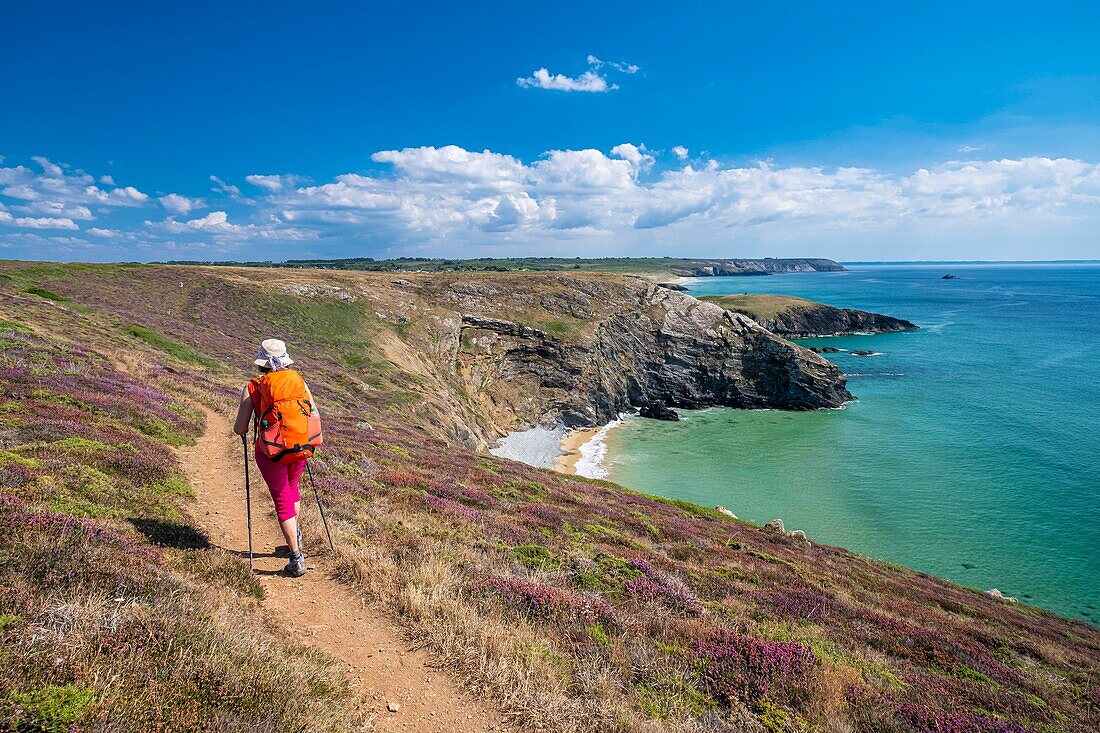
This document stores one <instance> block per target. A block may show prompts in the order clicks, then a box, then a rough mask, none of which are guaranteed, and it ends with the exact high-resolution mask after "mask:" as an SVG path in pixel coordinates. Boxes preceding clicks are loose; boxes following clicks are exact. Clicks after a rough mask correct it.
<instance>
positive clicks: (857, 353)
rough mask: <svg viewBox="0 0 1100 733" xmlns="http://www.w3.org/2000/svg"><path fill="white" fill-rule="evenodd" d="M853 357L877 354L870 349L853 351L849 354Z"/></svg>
mask: <svg viewBox="0 0 1100 733" xmlns="http://www.w3.org/2000/svg"><path fill="white" fill-rule="evenodd" d="M848 353H849V354H851V355H852V356H874V355H875V352H874V351H871V350H870V349H852V350H851V351H849V352H848Z"/></svg>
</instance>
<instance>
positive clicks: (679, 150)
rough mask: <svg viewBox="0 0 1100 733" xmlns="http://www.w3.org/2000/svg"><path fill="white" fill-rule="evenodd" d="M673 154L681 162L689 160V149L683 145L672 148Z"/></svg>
mask: <svg viewBox="0 0 1100 733" xmlns="http://www.w3.org/2000/svg"><path fill="white" fill-rule="evenodd" d="M672 154H673V155H675V156H676V157H677V158H679V159H680V160H687V157H688V149H687V148H685V147H684V146H683V145H675V146H673V148H672Z"/></svg>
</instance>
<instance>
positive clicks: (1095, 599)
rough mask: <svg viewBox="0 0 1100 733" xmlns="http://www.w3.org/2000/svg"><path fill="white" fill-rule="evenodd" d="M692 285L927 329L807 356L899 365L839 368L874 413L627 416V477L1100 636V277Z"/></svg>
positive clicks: (622, 454)
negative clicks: (1072, 621) (1084, 626)
mask: <svg viewBox="0 0 1100 733" xmlns="http://www.w3.org/2000/svg"><path fill="white" fill-rule="evenodd" d="M947 272H951V273H954V274H956V275H958V277H959V279H958V280H950V281H945V280H941V279H940V276H941V275H943V274H944V273H947ZM690 288H691V291H692V293H693V294H695V295H710V294H726V293H741V292H750V293H782V294H788V295H797V296H802V297H805V298H810V299H813V300H817V301H821V302H825V303H830V304H832V305H838V306H848V307H853V308H861V309H865V310H872V311H878V312H882V313H887V314H890V315H894V316H899V317H902V318H907V319H909V320H911V321H913V322H915V323H917V324H919V325H920V326H922V329H921V330H920V331H916V332H910V333H898V334H881V335H868V336H848V337H838V338H829V339H815V340H804V341H802V342H801V343H804V344H806V345H819V346H822V345H829V346H839V347H842V348H848V349H852V348H858V349H872V350H874V351H878V352H882V355H881V356H872V357H856V356H850V355H848V354H846V353H841V354H829V355H827V357H828V358H830V359H831V360H832V361H833V362H835V363H836V364H837V365H839V366H840V367H841V369H842V370H843V371H844V372H845V373H846V374H847V375H848V377H849V382H848V387H849V389H850V390H851V391H852V393H853V394H854V395H856V397H857V398H858V401H857V402H854V403H852V404H851V405H849V406H848V407H847V408H846V409H843V410H828V411H822V412H812V413H787V412H776V411H746V410H724V409H714V410H703V411H692V412H687V411H685V412H682V413H681V415H682V416H683V418H684V419H683V421H682V422H679V423H662V422H656V421H653V420H642V419H631V420H628V421H627V422H626V423H625V424H624V425H623V426H622V427H620V428H618V429H617V430H614V431H612V432H611V433H610V435H609V436H608V437H607V446H608V454H607V458H606V461H605V467H606V469H607V470H608V472H609V474H610V478H611V479H613V480H615V481H617V482H619V483H622V484H624V485H626V486H629V487H631V488H635V489H639V490H644V491H650V492H653V493H658V494H663V495H667V496H672V497H677V498H684V499H689V500H692V501H696V502H699V503H702V504H706V505H711V506H713V505H715V504H722V505H724V506H726V507H728V508H729V509H731V510H732V511H734V512H735V513H737V514H738V515H739V516H741V517H742V518H744V519H750V520H753V521H756V522H765V521H768V520H770V519H773V518H775V517H781V518H782V519H783V520H784V522H785V523H786V525H787V528H788V529H803V530H805V531H806V532H807V534H808V535H809V537H810V539H812V540H816V541H818V542H822V543H826V544H833V545H840V546H843V547H847V548H848V549H850V550H853V551H855V552H859V553H861V554H865V555H869V556H872V557H876V558H880V559H884V560H889V561H893V562H898V563H903V564H905V565H909V566H910V567H913V568H916V569H919V570H923V571H926V572H929V573H932V574H935V575H938V576H941V577H945V578H949V579H951V580H954V581H956V582H958V583H962V584H964V585H968V586H972V587H975V588H979V589H982V590H987V589H989V588H999V589H1000V590H1001V591H1002V592H1004V593H1005V594H1006V595H1012V596H1018V597H1019V598H1020V599H1021V600H1024V601H1026V602H1028V603H1033V604H1035V605H1039V606H1044V607H1046V608H1050V609H1053V610H1056V611H1059V612H1061V613H1064V614H1067V615H1069V616H1074V617H1080V618H1088V619H1091V620H1092V621H1093V622H1094V623H1096V622H1100V610H1097V607H1098V606H1100V469H1098V467H1097V463H1098V461H1100V439H1098V436H1100V431H1098V430H1097V418H1098V412H1100V388H1098V375H1097V363H1098V361H1100V266H1097V265H1055V264H1051V265H1018V266H1004V265H1001V266H995V265H971V266H960V265H935V266H924V265H922V266H863V267H858V268H857V267H852V268H851V271H849V272H841V273H813V274H797V275H778V276H773V277H749V278H745V277H742V278H709V279H700V280H697V281H694V283H693V284H692V285H691V286H690ZM685 477H690V478H687V479H685Z"/></svg>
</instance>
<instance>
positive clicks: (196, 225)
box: [146, 211, 242, 234]
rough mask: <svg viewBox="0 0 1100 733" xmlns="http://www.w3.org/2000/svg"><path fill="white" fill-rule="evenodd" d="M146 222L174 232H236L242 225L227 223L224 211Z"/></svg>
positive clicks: (240, 229)
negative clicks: (200, 215)
mask: <svg viewBox="0 0 1100 733" xmlns="http://www.w3.org/2000/svg"><path fill="white" fill-rule="evenodd" d="M146 224H148V225H150V226H159V227H161V228H163V229H165V230H166V231H169V232H172V233H174V234H182V233H186V232H200V231H205V232H216V233H231V232H232V233H236V232H240V231H242V227H240V226H237V225H236V224H230V223H229V214H227V213H226V212H224V211H211V212H210V213H209V214H207V215H206V216H203V217H199V218H198V219H189V220H188V221H176V220H175V219H171V218H169V219H166V220H165V221H163V222H157V223H153V222H146Z"/></svg>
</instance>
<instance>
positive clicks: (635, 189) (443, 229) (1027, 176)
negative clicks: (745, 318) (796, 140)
mask: <svg viewBox="0 0 1100 733" xmlns="http://www.w3.org/2000/svg"><path fill="white" fill-rule="evenodd" d="M672 152H673V155H674V156H676V160H675V161H673V160H668V161H666V162H667V163H669V164H670V165H665V166H661V165H659V164H658V161H657V159H656V157H655V156H654V154H653V152H652V151H651V150H650V149H649V148H647V147H646V146H645V145H644V144H642V143H641V142H636V143H630V142H624V143H621V144H619V145H616V146H614V147H612V148H610V149H609V150H606V151H605V150H597V149H591V148H590V149H583V150H550V151H547V152H545V153H543V154H542V155H541V156H538V157H537V158H535V159H534V160H523V159H521V158H518V157H516V156H513V155H509V154H507V153H502V152H496V151H492V150H481V151H476V150H466V149H464V148H462V147H458V146H453V145H451V146H443V147H431V146H425V147H417V148H403V149H395V150H381V151H378V152H376V153H374V154H373V155H372V156H371V158H372V161H373V162H374V163H376V164H378V165H379V166H380V167H381V168H382V170H381V171H379V172H375V173H371V174H369V175H368V174H363V173H347V174H343V175H339V176H336V177H335V178H333V179H331V180H329V181H324V182H318V183H309V182H307V181H305V179H302V178H299V177H297V176H294V175H290V174H283V175H278V176H274V175H259V174H257V175H254V176H249V177H248V178H247V179H246V180H247V181H248V183H249V184H250V185H252V186H254V187H256V189H257V190H258V191H259V192H260V193H259V194H258V195H256V196H255V198H248V197H245V196H243V195H242V194H241V193H240V191H239V189H237V188H236V187H235V186H233V185H231V184H228V183H226V182H224V181H222V180H221V179H219V178H217V177H214V178H212V180H213V182H214V183H215V184H217V190H218V192H219V194H221V195H224V196H225V197H226V198H227V199H230V200H227V201H225V204H226V205H224V206H219V207H218V208H217V210H215V211H209V212H208V213H206V214H205V215H204V216H195V215H194V214H193V212H194V210H195V209H196V208H198V207H200V206H203V205H204V204H203V203H202V202H201V201H198V200H195V199H189V198H187V197H184V196H181V195H179V194H167V195H164V196H160V197H159V198H157V199H149V197H147V196H144V194H141V192H140V191H139V190H138V189H136V188H132V187H118V186H115V187H113V188H110V189H107V188H103V187H101V183H102V182H101V179H92V180H88V178H90V177H89V176H88V174H84V173H82V172H80V171H74V170H71V169H69V168H67V167H65V166H63V165H57V164H53V163H49V161H46V162H39V163H38V169H36V170H33V171H32V170H29V169H27V168H23V167H20V166H9V167H0V229H2V230H3V233H0V243H8V244H11V243H12V242H14V241H19V242H23V243H26V242H29V241H31V239H29V238H28V237H29V235H30V234H32V233H33V231H38V230H43V229H60V230H69V231H72V232H73V234H72V235H71V237H72V238H75V237H77V236H78V235H77V234H76V230H78V229H79V228H80V224H79V222H87V221H95V222H96V223H95V225H94V226H90V225H89V228H88V229H86V230H85V231H83V232H81V233H80V236H86V237H87V238H88V239H87V241H88V242H90V243H100V244H102V245H107V244H110V245H111V246H117V247H123V246H127V247H138V246H141V247H149V248H151V250H152V251H155V250H157V249H158V248H159V249H163V250H164V251H173V252H179V253H184V252H186V251H188V250H194V251H195V252H199V251H206V252H214V251H217V252H223V253H231V252H233V251H237V250H242V251H243V249H244V248H247V247H251V246H253V245H256V244H263V245H265V246H267V245H269V244H270V245H271V246H282V247H286V248H287V251H288V252H291V253H295V254H299V253H303V252H305V251H307V250H305V249H303V246H304V245H303V244H302V243H310V244H309V246H316V247H318V248H320V249H318V250H314V252H315V253H317V254H321V255H323V254H332V255H340V254H347V253H349V252H354V251H357V249H358V248H365V251H370V252H373V251H377V250H378V249H381V248H383V247H384V248H392V250H391V251H396V252H411V251H424V250H426V249H434V251H437V252H449V253H455V254H457V253H458V252H461V251H463V250H464V249H466V250H468V249H469V248H480V251H481V252H482V253H491V252H492V250H491V248H492V247H494V246H497V245H501V246H507V247H514V246H516V243H522V246H524V247H528V248H530V250H531V251H543V252H546V251H549V250H550V249H552V248H554V247H556V246H557V245H558V244H559V243H562V242H584V243H585V246H596V245H599V246H604V247H625V248H628V251H629V248H638V247H646V246H651V247H652V246H658V244H660V245H661V246H668V245H676V244H681V245H682V246H684V247H695V246H698V244H699V243H708V242H724V241H731V240H732V239H734V238H742V239H743V238H755V239H756V240H759V241H781V240H784V238H786V240H789V241H795V240H797V241H800V242H802V241H807V237H822V236H826V235H829V234H830V233H832V234H834V235H835V236H837V237H850V236H854V235H856V234H860V233H866V234H867V235H868V236H869V237H872V236H873V237H877V238H878V240H879V241H883V240H882V238H883V237H886V238H889V237H890V236H891V233H892V232H896V231H898V230H899V229H902V228H903V229H904V230H905V231H907V232H910V233H912V234H913V236H914V237H917V236H919V235H920V233H922V232H924V233H929V234H930V235H935V236H941V237H943V236H957V235H952V234H950V233H952V232H959V231H964V230H965V231H968V232H974V231H987V232H990V231H994V230H997V231H1013V230H1017V229H1019V227H1021V226H1023V225H1025V224H1029V223H1030V224H1031V225H1033V228H1034V230H1035V231H1053V230H1054V228H1055V227H1057V226H1061V225H1065V226H1069V225H1070V224H1072V223H1074V222H1081V221H1086V222H1091V224H1089V226H1091V227H1092V230H1093V231H1095V230H1096V228H1097V227H1100V165H1097V164H1095V163H1089V162H1086V161H1082V160H1075V159H1070V158H1046V157H1026V158H1019V159H1000V160H984V161H983V160H964V161H947V162H943V163H940V164H938V165H934V166H927V167H922V168H918V169H916V170H913V171H909V172H904V173H896V172H887V171H881V170H875V169H871V168H861V167H839V168H837V167H820V166H781V165H776V164H774V163H771V162H759V163H756V164H753V165H726V164H722V163H720V162H718V161H715V160H707V161H703V162H697V161H691V162H689V161H688V151H687V150H686V148H684V149H682V154H681V153H680V152H677V148H673V149H672ZM59 171H60V172H59ZM97 181H98V183H97ZM89 187H91V188H93V189H95V190H92V191H89V190H88V189H89ZM142 197H144V198H142ZM142 206H144V207H146V210H147V211H148V212H149V215H148V216H147V217H146V218H145V224H144V226H138V227H135V226H134V225H133V223H132V219H133V217H132V216H127V215H126V211H127V210H128V209H130V208H133V207H142ZM158 210H160V211H165V210H166V211H167V212H168V214H169V216H168V217H167V218H166V219H160V218H158V216H157V214H156V213H155V212H156V211H158ZM113 211H117V214H112V212H113ZM1074 225H1075V226H1076V224H1074ZM997 227H1000V229H999V230H998V229H997ZM20 229H22V230H24V231H23V234H25V235H27V236H22V235H20V237H19V239H18V240H15V239H13V238H12V237H13V236H14V235H13V234H12V232H13V231H14V232H18V231H19V230H20ZM945 233H947V234H945ZM20 246H22V245H20ZM65 246H66V247H70V246H75V245H74V244H73V243H72V242H68V243H66V244H65ZM89 246H91V245H89ZM487 248H489V249H487ZM358 251H360V252H362V251H364V250H363V249H358ZM559 251H560V250H559ZM633 251H637V249H634V250H633ZM250 256H254V255H250Z"/></svg>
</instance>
